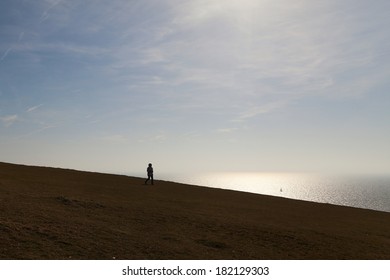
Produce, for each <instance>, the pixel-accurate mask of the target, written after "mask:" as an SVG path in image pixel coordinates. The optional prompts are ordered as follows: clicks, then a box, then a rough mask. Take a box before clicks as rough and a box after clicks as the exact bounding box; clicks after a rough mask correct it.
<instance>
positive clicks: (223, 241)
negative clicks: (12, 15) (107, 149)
mask: <svg viewBox="0 0 390 280" xmlns="http://www.w3.org/2000/svg"><path fill="white" fill-rule="evenodd" d="M143 182H144V179H142V178H133V177H128V176H120V175H110V174H100V173H92V172H81V171H74V170H66V169H56V168H44V167H30V166H22V165H13V164H6V163H0V259H42V260H48V259H104V260H110V259H167V260H172V259H298V260H299V259H305V260H306V259H390V213H386V212H379V211H372V210H364V209H357V208H351V207H342V206H334V205H328V204H319V203H311V202H303V201H297V200H290V199H285V198H280V197H271V196H263V195H257V194H249V193H243V192H236V191H229V190H221V189H213V188H205V187H198V186H190V185H184V184H177V183H172V182H164V181H155V184H154V186H151V185H148V186H145V185H143Z"/></svg>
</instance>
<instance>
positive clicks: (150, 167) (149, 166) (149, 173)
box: [145, 163, 153, 185]
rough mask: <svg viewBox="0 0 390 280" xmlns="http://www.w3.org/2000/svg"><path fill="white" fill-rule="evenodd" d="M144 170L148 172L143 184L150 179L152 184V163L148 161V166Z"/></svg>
mask: <svg viewBox="0 0 390 280" xmlns="http://www.w3.org/2000/svg"><path fill="white" fill-rule="evenodd" d="M146 172H147V173H148V179H146V181H145V185H146V184H147V183H148V181H149V180H151V182H152V185H153V167H152V164H151V163H149V165H148V168H147V169H146Z"/></svg>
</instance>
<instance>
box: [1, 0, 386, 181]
mask: <svg viewBox="0 0 390 280" xmlns="http://www.w3.org/2000/svg"><path fill="white" fill-rule="evenodd" d="M389 8H390V2H389V1H386V0H377V1H374V2H367V1H363V0H357V1H356V0H354V1H352V0H339V1H336V0H329V1H319V2H318V1H317V2H313V1H309V0H302V1H294V2H291V1H287V0H273V1H271V0H230V1H222V0H207V1H205V0H187V1H179V0H165V1H136V0H134V1H125V0H113V1H109V2H107V1H93V2H90V1H82V0H37V1H22V0H4V1H1V4H0V36H1V38H2V40H1V41H0V151H1V152H0V161H1V162H11V163H18V164H28V165H40V166H52V167H64V168H71V169H78V170H88V171H97V172H107V173H116V174H132V173H133V174H143V173H144V172H145V170H146V167H147V164H148V163H149V162H151V163H153V165H154V167H155V170H156V172H158V173H160V174H175V173H191V172H192V173H199V172H224V171H226V172H229V171H237V172H316V173H365V174H390V149H389V144H388V143H390V127H389V124H390V110H389V109H390V95H389V92H390V91H389V89H390V79H389V77H390V56H389V52H390V30H389V29H388V26H390V17H389V16H388V11H389Z"/></svg>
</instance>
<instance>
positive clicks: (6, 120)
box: [0, 115, 19, 127]
mask: <svg viewBox="0 0 390 280" xmlns="http://www.w3.org/2000/svg"><path fill="white" fill-rule="evenodd" d="M0 120H1V122H2V123H3V125H4V126H5V127H10V126H12V125H13V124H14V123H15V122H17V121H18V120H19V117H18V115H8V116H4V117H1V118H0Z"/></svg>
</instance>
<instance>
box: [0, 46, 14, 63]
mask: <svg viewBox="0 0 390 280" xmlns="http://www.w3.org/2000/svg"><path fill="white" fill-rule="evenodd" d="M11 50H12V48H8V49H7V50H6V51H5V52H4V54H3V55H2V56H1V58H0V62H1V61H3V60H4V59H5V58H6V57H7V55H8V54H9V53H10V51H11Z"/></svg>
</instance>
